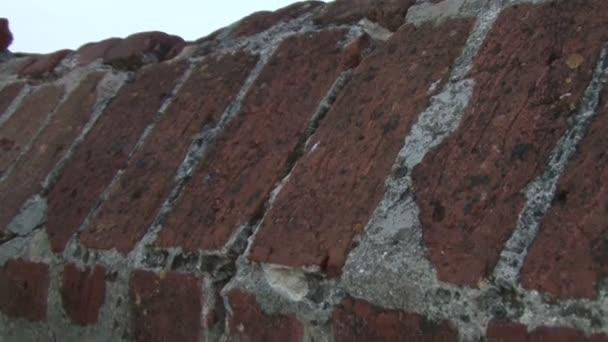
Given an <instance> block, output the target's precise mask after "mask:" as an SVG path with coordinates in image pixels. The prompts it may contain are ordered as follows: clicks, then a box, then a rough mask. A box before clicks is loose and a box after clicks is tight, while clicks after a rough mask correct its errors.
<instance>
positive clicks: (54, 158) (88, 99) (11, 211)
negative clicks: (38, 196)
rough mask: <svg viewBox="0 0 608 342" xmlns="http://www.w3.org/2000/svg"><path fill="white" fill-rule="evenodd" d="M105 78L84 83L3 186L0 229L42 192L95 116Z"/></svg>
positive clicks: (97, 76) (0, 187)
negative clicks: (44, 182) (47, 181)
mask: <svg viewBox="0 0 608 342" xmlns="http://www.w3.org/2000/svg"><path fill="white" fill-rule="evenodd" d="M102 76H103V74H101V73H93V74H91V75H89V76H88V77H87V78H86V79H85V80H83V81H82V83H81V84H80V86H79V87H78V88H76V89H75V90H74V91H73V92H72V93H71V94H70V95H69V97H68V98H67V99H66V100H65V101H64V102H63V103H62V104H61V105H60V106H59V107H58V108H57V111H56V113H55V114H54V115H53V117H52V118H51V120H50V122H49V124H48V125H47V126H46V127H45V128H44V129H43V130H42V132H41V133H40V135H38V137H36V139H35V140H34V142H33V144H32V147H31V148H30V149H29V151H27V152H26V154H25V155H23V156H22V157H21V158H20V159H19V160H18V161H17V162H16V163H15V166H14V168H13V170H12V172H11V173H10V174H9V175H8V177H7V178H6V179H5V180H4V181H3V182H2V183H0V202H1V203H2V206H1V207H0V227H6V225H8V224H9V223H10V221H11V220H12V218H13V217H14V216H15V215H16V214H17V213H18V212H19V209H20V208H21V207H22V205H23V204H24V203H25V202H26V200H27V199H28V198H29V197H30V196H32V195H34V194H35V193H38V192H39V191H40V190H42V186H41V183H42V182H43V181H44V178H45V177H46V176H47V175H48V174H49V173H50V172H51V170H52V169H53V167H54V166H55V164H56V163H57V162H58V161H59V159H60V158H61V157H62V156H63V155H64V153H65V152H66V151H67V149H68V148H69V147H70V145H71V143H72V142H73V141H74V139H75V138H76V137H77V136H78V135H79V134H80V132H81V130H82V128H83V127H84V125H85V124H86V122H87V121H88V120H89V118H90V114H91V113H92V110H93V104H94V103H95V100H96V96H97V92H96V87H97V83H98V82H99V80H100V79H101V77H102Z"/></svg>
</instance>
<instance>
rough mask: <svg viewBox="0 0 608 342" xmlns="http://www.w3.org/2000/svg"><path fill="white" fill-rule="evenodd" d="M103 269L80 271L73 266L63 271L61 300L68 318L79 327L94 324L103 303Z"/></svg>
mask: <svg viewBox="0 0 608 342" xmlns="http://www.w3.org/2000/svg"><path fill="white" fill-rule="evenodd" d="M105 275H106V273H105V268H103V267H102V266H96V267H95V268H93V269H85V270H80V269H78V267H76V265H74V264H68V265H66V266H65V268H64V269H63V286H62V287H61V298H62V299H63V309H64V310H65V312H66V314H67V315H68V317H69V318H70V319H71V320H72V321H74V322H76V323H77V324H80V325H88V324H95V323H96V322H97V318H98V316H99V309H100V308H101V306H102V305H103V303H104V302H105V295H106V280H105Z"/></svg>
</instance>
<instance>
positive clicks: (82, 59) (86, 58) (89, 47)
mask: <svg viewBox="0 0 608 342" xmlns="http://www.w3.org/2000/svg"><path fill="white" fill-rule="evenodd" d="M121 41H122V39H121V38H108V39H104V40H102V41H100V42H95V43H88V44H85V45H83V46H81V47H79V48H78V50H76V54H77V55H78V58H77V61H78V64H79V65H85V64H89V63H92V62H94V61H96V60H98V59H101V58H103V56H104V54H105V53H106V52H107V51H108V50H110V49H111V48H112V47H114V46H116V45H118V44H119V43H120V42H121Z"/></svg>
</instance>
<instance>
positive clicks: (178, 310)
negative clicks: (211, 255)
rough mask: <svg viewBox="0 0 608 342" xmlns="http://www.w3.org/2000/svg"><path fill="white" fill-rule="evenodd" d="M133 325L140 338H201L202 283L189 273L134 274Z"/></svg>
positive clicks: (192, 339)
mask: <svg viewBox="0 0 608 342" xmlns="http://www.w3.org/2000/svg"><path fill="white" fill-rule="evenodd" d="M130 288H131V291H130V296H131V327H132V329H133V331H132V333H133V336H134V337H135V339H136V340H137V341H150V342H153V341H159V342H165V341H180V342H188V341H193V342H194V341H199V339H200V337H199V336H200V335H201V330H202V327H201V322H202V320H201V303H202V296H203V293H202V285H201V284H200V281H199V280H197V279H196V278H194V277H193V276H191V275H188V274H180V273H173V272H169V273H166V274H159V275H157V274H154V273H150V272H145V271H135V272H133V273H132V274H131V282H130Z"/></svg>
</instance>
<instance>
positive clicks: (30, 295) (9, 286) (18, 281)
mask: <svg viewBox="0 0 608 342" xmlns="http://www.w3.org/2000/svg"><path fill="white" fill-rule="evenodd" d="M48 288H49V267H48V265H46V264H41V263H32V262H28V261H24V260H21V259H18V260H9V261H8V262H7V263H6V264H5V265H4V267H2V268H0V289H1V290H0V311H2V312H3V313H4V314H6V315H7V316H10V317H14V318H24V319H27V320H30V321H43V320H45V319H46V307H47V292H48Z"/></svg>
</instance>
